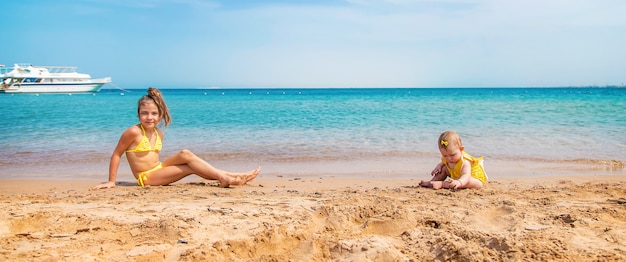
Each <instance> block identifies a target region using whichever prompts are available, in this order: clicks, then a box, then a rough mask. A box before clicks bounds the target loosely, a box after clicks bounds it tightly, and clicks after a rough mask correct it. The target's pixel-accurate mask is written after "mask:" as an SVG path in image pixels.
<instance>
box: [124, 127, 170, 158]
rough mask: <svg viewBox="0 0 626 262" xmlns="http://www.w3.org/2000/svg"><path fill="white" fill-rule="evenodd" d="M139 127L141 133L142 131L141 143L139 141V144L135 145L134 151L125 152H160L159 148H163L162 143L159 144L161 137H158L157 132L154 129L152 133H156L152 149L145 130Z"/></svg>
mask: <svg viewBox="0 0 626 262" xmlns="http://www.w3.org/2000/svg"><path fill="white" fill-rule="evenodd" d="M139 127H141V131H143V137H141V141H139V144H137V146H136V147H135V149H130V150H126V152H133V153H144V152H159V151H161V148H163V143H162V142H161V137H159V132H158V131H156V128H155V129H154V132H156V141H155V142H154V147H152V145H151V144H150V139H148V137H147V136H146V130H145V129H143V126H142V125H141V124H139Z"/></svg>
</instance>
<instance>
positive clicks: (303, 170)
mask: <svg viewBox="0 0 626 262" xmlns="http://www.w3.org/2000/svg"><path fill="white" fill-rule="evenodd" d="M438 161H439V158H438V157H431V156H420V157H415V156H386V157H363V158H353V159H313V160H297V161H276V160H274V161H270V160H247V159H242V158H239V157H237V158H230V159H226V158H223V159H215V160H210V161H209V162H210V163H211V164H212V165H213V166H215V167H217V168H220V169H223V170H229V171H234V172H242V171H246V170H250V169H253V168H255V167H256V166H261V167H262V168H263V171H262V172H261V176H268V177H277V176H283V177H346V178H352V177H365V178H391V179H418V180H426V179H430V172H431V171H432V169H433V168H434V166H435V165H436V164H437V162H438ZM484 164H485V170H486V171H487V174H488V176H489V178H515V177H522V178H525V177H526V178H529V177H545V176H567V175H572V176H579V175H604V174H610V175H626V163H625V162H620V161H617V160H613V161H610V160H591V159H580V160H554V161H550V160H534V159H530V160H529V159H513V160H511V159H497V158H493V159H492V158H489V159H486V160H485V163H484ZM2 167H3V170H2V171H1V172H0V181H3V180H22V179H34V180H93V181H106V179H108V160H107V159H102V160H101V161H99V162H83V163H58V164H55V165H50V164H47V163H46V164H45V165H38V164H36V163H34V164H32V165H19V166H18V165H7V164H5V165H3V166H2ZM190 177H194V176H190ZM133 179H134V178H133V175H132V173H131V172H130V168H129V166H128V163H127V162H126V159H125V158H122V160H121V161H120V166H119V171H118V180H133ZM184 180H187V178H185V179H184Z"/></svg>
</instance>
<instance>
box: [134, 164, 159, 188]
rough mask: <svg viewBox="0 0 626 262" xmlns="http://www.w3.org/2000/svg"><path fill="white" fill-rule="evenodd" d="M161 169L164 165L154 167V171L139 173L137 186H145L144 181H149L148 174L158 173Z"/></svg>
mask: <svg viewBox="0 0 626 262" xmlns="http://www.w3.org/2000/svg"><path fill="white" fill-rule="evenodd" d="M161 168H163V164H162V163H159V164H158V165H157V166H155V167H153V168H152V169H150V170H148V171H143V172H141V173H139V175H138V176H137V184H138V185H140V186H143V183H144V181H148V174H150V173H152V172H154V171H157V170H159V169H161Z"/></svg>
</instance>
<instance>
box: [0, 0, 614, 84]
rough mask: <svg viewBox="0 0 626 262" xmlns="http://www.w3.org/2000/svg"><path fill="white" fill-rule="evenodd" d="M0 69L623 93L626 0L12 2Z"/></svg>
mask: <svg viewBox="0 0 626 262" xmlns="http://www.w3.org/2000/svg"><path fill="white" fill-rule="evenodd" d="M2 9H3V12H2V21H3V26H2V27H3V29H2V34H3V37H2V40H1V42H2V43H1V44H0V63H2V64H5V65H7V66H8V65H12V64H13V63H31V64H33V65H72V66H78V69H79V71H80V72H85V73H90V74H91V75H92V77H105V76H110V77H112V78H113V82H114V84H116V85H118V86H120V87H122V88H144V87H148V86H155V87H160V88H172V87H481V86H486V87H509V86H511V87H516V86H586V85H600V86H603V85H621V84H624V83H626V79H625V78H626V48H625V47H626V18H625V16H624V14H626V1H623V0H524V1H502V0H345V1H339V0H338V1H331V0H319V1H313V0H310V1H309V0H302V1H287V0H273V1H262V0H259V1H211V0H83V1H79V0H74V1H70V0H55V1H47V0H40V1H38V0H5V1H3V2H2Z"/></svg>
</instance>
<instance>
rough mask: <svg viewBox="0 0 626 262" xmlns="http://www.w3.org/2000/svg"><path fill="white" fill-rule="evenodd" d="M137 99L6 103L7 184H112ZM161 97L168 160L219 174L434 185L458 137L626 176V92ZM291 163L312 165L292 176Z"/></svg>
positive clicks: (496, 151) (0, 150)
mask: <svg viewBox="0 0 626 262" xmlns="http://www.w3.org/2000/svg"><path fill="white" fill-rule="evenodd" d="M129 91H130V92H123V91H121V90H117V89H103V90H102V91H101V92H99V93H96V94H73V95H68V94H40V95H35V94H19V95H10V94H2V95H0V106H1V108H2V114H0V133H1V134H2V135H1V136H0V167H2V171H1V172H0V179H28V178H41V177H49V178H76V177H80V178H88V179H92V178H93V179H100V180H105V179H106V174H107V170H108V160H109V157H110V155H111V152H112V150H113V148H114V147H115V145H116V143H117V140H118V138H119V136H120V134H121V133H122V132H123V131H124V130H125V129H126V128H128V127H129V126H131V125H133V124H136V123H137V122H138V120H137V116H136V110H137V100H138V99H139V97H140V96H142V95H144V94H145V89H132V90H129ZM161 91H162V92H163V94H164V96H165V100H166V102H167V104H168V106H169V108H170V111H171V114H172V117H173V123H172V125H171V126H170V127H169V128H167V129H166V130H165V135H166V136H165V140H164V150H163V152H162V157H166V156H169V155H171V154H173V153H175V152H176V151H178V150H180V149H183V148H186V149H190V150H192V151H194V152H195V153H196V154H198V155H200V156H201V157H203V158H205V159H207V160H209V161H210V162H212V163H214V164H216V163H217V164H216V165H218V166H219V165H221V166H225V167H228V168H230V169H233V168H236V167H237V168H238V169H241V170H248V169H251V168H253V167H254V166H256V165H262V166H264V172H266V173H268V172H269V173H272V172H275V173H290V172H292V173H294V174H303V173H307V172H310V173H315V172H332V170H336V171H337V173H338V174H340V173H342V172H349V171H350V170H351V169H353V170H355V172H356V171H357V170H358V169H359V168H364V167H363V166H362V165H360V164H355V165H353V164H350V165H347V166H346V165H340V166H333V165H338V164H337V163H341V162H342V161H347V162H350V163H375V164H374V165H372V166H375V168H372V167H371V166H370V167H367V168H370V169H376V170H378V171H376V172H379V171H380V172H383V171H382V170H384V172H386V173H387V174H390V175H393V174H394V173H402V174H410V173H412V172H414V173H419V174H424V173H427V172H429V171H430V169H427V170H424V168H423V165H425V166H428V167H429V168H430V167H432V166H434V165H435V164H436V163H437V161H438V158H439V153H438V150H437V146H436V140H437V137H438V136H439V134H440V133H441V132H443V131H445V130H456V131H457V132H458V133H460V134H461V136H462V138H463V141H464V144H465V147H466V151H467V152H469V153H470V154H472V155H474V156H485V158H486V159H487V160H497V161H500V162H507V161H511V163H517V162H519V161H529V162H562V163H590V164H592V165H594V166H598V165H599V166H604V167H601V169H603V170H605V171H607V172H612V173H615V172H617V173H625V171H624V163H626V154H625V152H626V88H371V89H334V88H329V89H296V88H289V89H163V90H161ZM387 159H405V160H406V161H405V162H402V161H401V162H398V161H386V160H387ZM425 159H426V160H428V161H427V163H423V160H425ZM412 161H415V166H412V163H413V162H412ZM293 163H305V164H300V165H295V166H293V168H294V169H297V170H289V168H291V164H293ZM333 163H334V164H333ZM398 163H404V164H400V165H399V164H398ZM486 163H488V162H486ZM422 164H423V165H422ZM274 165H275V167H273V166H274ZM320 165H324V167H322V166H320ZM122 166H126V164H125V163H122ZM120 172H127V173H128V174H130V173H129V172H128V171H124V169H122V170H121V171H120Z"/></svg>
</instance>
